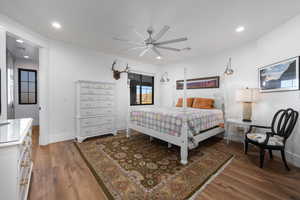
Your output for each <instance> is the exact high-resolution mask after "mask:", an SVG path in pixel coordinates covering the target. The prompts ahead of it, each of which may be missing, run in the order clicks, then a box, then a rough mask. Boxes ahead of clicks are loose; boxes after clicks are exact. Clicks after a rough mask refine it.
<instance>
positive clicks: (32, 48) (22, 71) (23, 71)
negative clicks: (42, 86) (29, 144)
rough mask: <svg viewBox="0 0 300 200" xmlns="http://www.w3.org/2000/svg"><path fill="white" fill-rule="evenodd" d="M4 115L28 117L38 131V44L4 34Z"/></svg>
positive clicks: (8, 117) (16, 117) (14, 117)
mask: <svg viewBox="0 0 300 200" xmlns="http://www.w3.org/2000/svg"><path fill="white" fill-rule="evenodd" d="M6 71H7V119H19V118H32V119H33V129H34V130H36V131H34V132H39V108H40V106H39V97H38V95H39V93H38V87H39V81H38V73H39V47H38V46H37V45H35V44H33V43H31V42H28V41H25V40H24V39H22V38H21V37H18V36H16V35H13V34H11V33H7V34H6Z"/></svg>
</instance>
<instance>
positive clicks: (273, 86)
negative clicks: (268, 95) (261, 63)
mask: <svg viewBox="0 0 300 200" xmlns="http://www.w3.org/2000/svg"><path fill="white" fill-rule="evenodd" d="M258 79H259V89H260V92H277V91H290V90H299V57H294V58H290V59H287V60H284V61H281V62H278V63H274V64H271V65H268V66H265V67H262V68H259V69H258Z"/></svg>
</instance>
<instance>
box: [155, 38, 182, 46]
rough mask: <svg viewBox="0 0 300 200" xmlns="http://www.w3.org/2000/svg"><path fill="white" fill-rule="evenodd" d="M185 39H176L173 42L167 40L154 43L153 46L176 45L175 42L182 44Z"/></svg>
mask: <svg viewBox="0 0 300 200" xmlns="http://www.w3.org/2000/svg"><path fill="white" fill-rule="evenodd" d="M186 40H187V37H183V38H178V39H174V40H167V41H163V42H157V43H154V45H163V44H170V43H176V42H183V41H186Z"/></svg>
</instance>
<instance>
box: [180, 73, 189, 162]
mask: <svg viewBox="0 0 300 200" xmlns="http://www.w3.org/2000/svg"><path fill="white" fill-rule="evenodd" d="M186 71H187V69H186V68H184V78H183V99H182V100H183V110H184V114H183V122H182V128H181V138H182V141H181V142H182V144H181V147H180V156H181V161H180V162H181V164H183V165H186V164H187V163H188V161H187V158H188V125H187V114H186V109H187V102H186V98H187V95H186V89H187V82H186Z"/></svg>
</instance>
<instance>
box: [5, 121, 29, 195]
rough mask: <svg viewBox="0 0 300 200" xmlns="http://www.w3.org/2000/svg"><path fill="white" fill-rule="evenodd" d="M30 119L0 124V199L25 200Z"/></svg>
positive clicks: (26, 193) (27, 184)
mask: <svg viewBox="0 0 300 200" xmlns="http://www.w3.org/2000/svg"><path fill="white" fill-rule="evenodd" d="M32 121H33V120H32V119H30V118H26V119H15V120H8V121H7V124H5V122H1V123H0V177H1V179H0V199H3V200H4V199H7V200H8V199H9V200H26V199H27V196H28V191H29V185H30V179H31V173H32V167H33V162H32V157H31V151H32V146H31V144H32V142H31V132H32V131H31V130H32V128H31V127H32Z"/></svg>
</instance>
